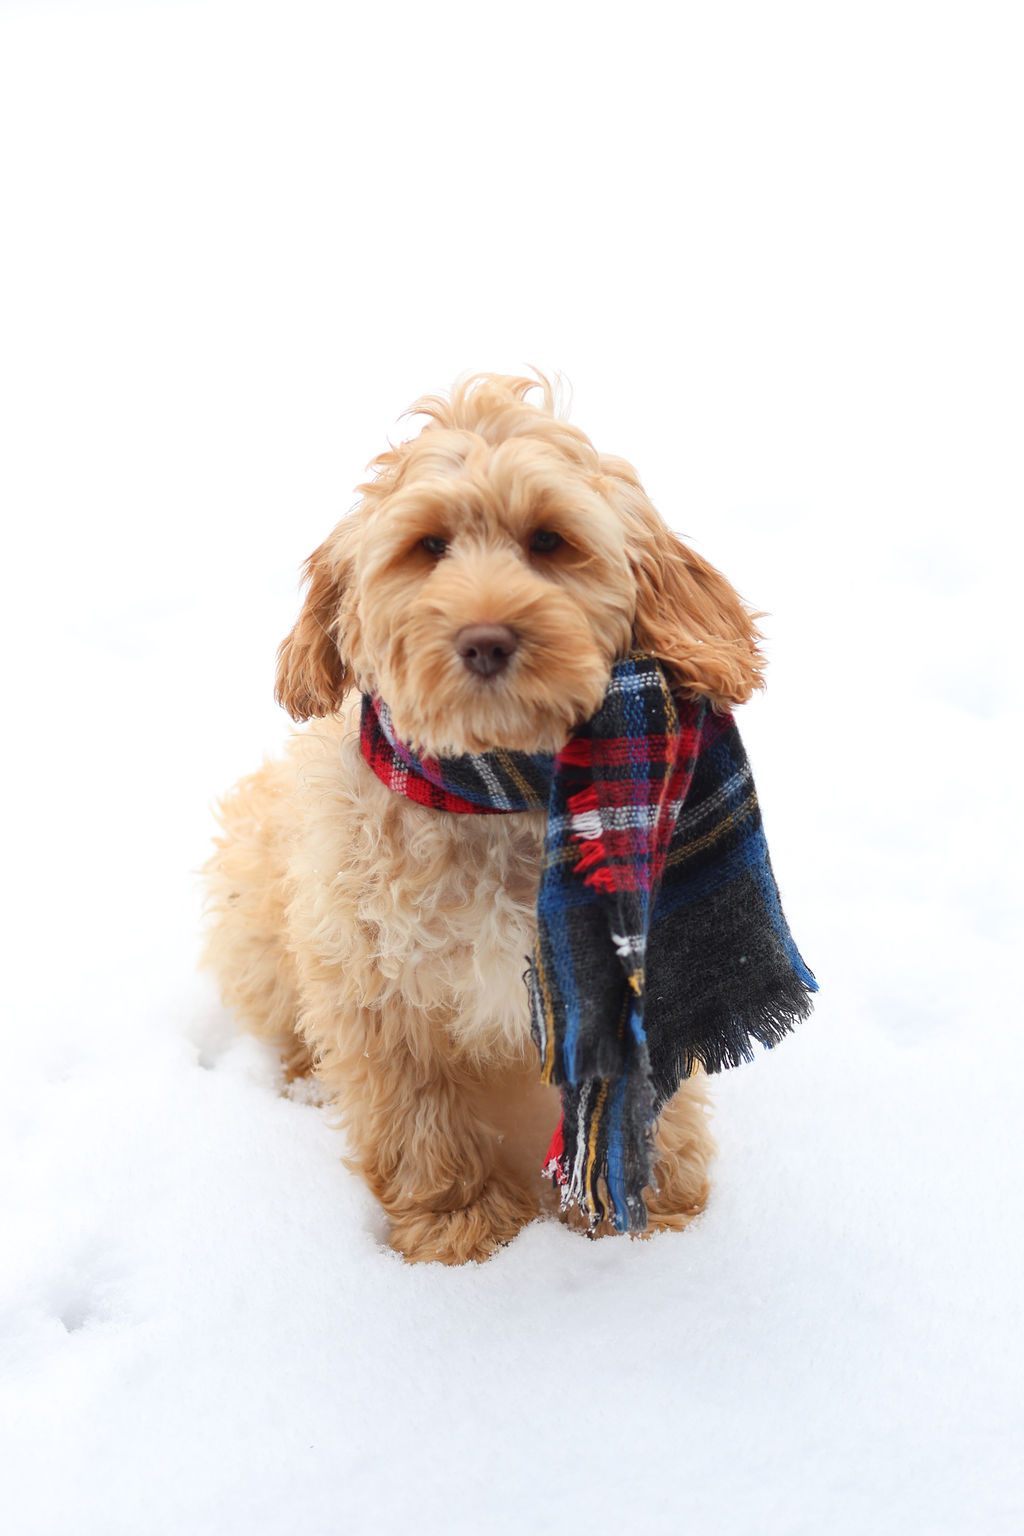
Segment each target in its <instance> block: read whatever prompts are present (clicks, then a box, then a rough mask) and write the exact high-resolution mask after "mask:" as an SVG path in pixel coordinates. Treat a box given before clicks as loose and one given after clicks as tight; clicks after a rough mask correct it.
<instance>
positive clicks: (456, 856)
mask: <svg viewBox="0 0 1024 1536" xmlns="http://www.w3.org/2000/svg"><path fill="white" fill-rule="evenodd" d="M400 821H401V823H402V827H403V835H402V836H401V838H400V847H401V854H400V868H399V869H397V870H396V871H395V874H396V878H395V880H394V882H393V884H392V886H391V891H390V899H391V912H390V913H389V914H387V915H385V916H384V928H383V930H382V932H384V933H385V934H386V943H385V946H384V950H385V955H386V956H387V962H386V963H389V964H392V965H393V964H395V963H396V962H398V961H399V957H401V973H400V974H401V984H402V989H403V992H404V994H405V995H406V997H407V998H409V999H410V1000H414V1001H416V1002H418V1003H420V1004H422V1005H425V1006H428V1007H430V1006H432V1005H437V1006H439V1007H440V1008H441V1009H442V1010H443V1011H444V1013H445V1015H446V1016H447V1018H448V1021H449V1022H448V1024H447V1026H446V1027H447V1028H448V1029H449V1031H450V1033H451V1034H452V1035H453V1038H454V1039H455V1041H456V1042H457V1043H459V1044H461V1045H463V1046H465V1047H466V1048H467V1049H470V1050H473V1051H478V1050H487V1049H490V1048H493V1047H498V1046H501V1045H503V1044H504V1045H506V1046H514V1047H515V1048H516V1049H517V1050H518V1049H519V1048H521V1046H522V1043H523V1042H524V1041H525V1039H526V1037H527V1036H528V1033H529V1012H528V1006H527V994H526V986H525V982H524V975H525V972H526V969H527V966H528V963H529V958H530V954H531V952H532V949H533V941H534V937H535V933H536V900H537V886H538V883H539V879H540V862H541V849H542V843H543V828H544V816H543V814H536V815H534V814H528V813H520V814H514V815H511V816H469V815H466V816H453V815H441V814H438V813H435V812H431V811H427V810H424V809H423V808H421V807H419V806H414V805H404V806H403V808H402V812H401V815H400Z"/></svg>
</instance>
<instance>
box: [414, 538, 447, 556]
mask: <svg viewBox="0 0 1024 1536" xmlns="http://www.w3.org/2000/svg"><path fill="white" fill-rule="evenodd" d="M420 545H421V547H422V548H423V549H425V550H426V552H427V554H428V555H433V556H434V559H435V560H440V558H441V556H442V555H443V554H445V552H446V551H447V549H448V540H447V539H442V538H441V537H440V536H439V535H438V534H436V533H428V534H427V536H426V538H425V539H420Z"/></svg>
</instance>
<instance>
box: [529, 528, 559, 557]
mask: <svg viewBox="0 0 1024 1536" xmlns="http://www.w3.org/2000/svg"><path fill="white" fill-rule="evenodd" d="M561 542H562V535H561V534H560V533H555V532H554V530H553V529H551V528H538V529H537V532H536V533H535V534H534V536H533V538H532V539H531V540H530V551H531V553H532V554H535V555H550V554H551V553H552V551H553V550H556V549H557V548H558V546H559V544H561Z"/></svg>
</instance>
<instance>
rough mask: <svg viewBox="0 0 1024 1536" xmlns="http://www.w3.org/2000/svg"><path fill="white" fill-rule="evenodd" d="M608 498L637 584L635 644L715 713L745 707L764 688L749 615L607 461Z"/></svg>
mask: <svg viewBox="0 0 1024 1536" xmlns="http://www.w3.org/2000/svg"><path fill="white" fill-rule="evenodd" d="M602 468H603V470H604V473H605V475H606V476H610V477H611V478H610V480H609V481H606V487H607V488H606V494H610V498H611V500H612V501H613V503H614V504H615V505H616V506H617V508H618V510H619V513H620V515H621V516H622V517H623V520H624V522H625V524H626V529H627V547H628V552H629V559H630V563H631V564H632V567H633V575H634V579H635V581H636V616H635V619H634V625H633V638H634V641H635V643H636V645H637V646H638V647H639V648H640V649H641V650H644V651H649V652H650V654H651V655H652V656H656V657H657V658H658V660H659V661H660V662H661V663H662V664H663V666H664V667H665V668H666V670H667V672H668V673H669V676H670V678H671V680H672V683H673V684H674V685H675V686H676V687H677V688H679V689H681V690H683V691H685V692H688V693H691V694H700V695H701V696H702V697H704V698H707V699H709V700H710V701H711V703H712V704H714V705H715V706H716V707H717V708H720V709H724V708H728V706H729V705H730V704H743V703H745V702H746V700H747V699H749V697H750V695H751V694H752V693H753V691H754V689H755V688H760V687H762V686H763V683H764V678H763V676H762V668H763V666H764V658H763V656H762V655H761V653H760V651H759V650H758V645H757V643H758V641H759V640H760V638H761V636H760V634H759V633H758V630H757V628H756V626H755V624H754V619H755V618H756V617H757V615H755V614H753V613H751V611H750V610H749V609H748V608H747V607H746V605H745V604H744V602H743V601H742V599H741V598H740V596H739V594H738V593H737V592H736V591H735V590H734V588H733V587H732V586H731V585H730V583H729V582H728V581H726V579H725V577H724V576H723V575H722V574H721V572H720V571H716V570H715V568H714V566H713V565H709V563H708V562H707V561H706V560H704V559H702V557H701V556H700V555H698V554H696V553H695V552H694V551H693V550H692V549H688V548H687V546H686V545H685V544H684V543H683V541H682V540H681V539H680V538H678V537H677V536H676V534H674V533H672V532H671V530H670V529H668V528H667V527H666V526H665V524H664V523H663V522H662V520H661V518H660V517H659V516H658V514H657V512H656V511H655V510H654V507H653V506H652V505H651V503H650V502H649V501H648V499H647V497H646V495H645V494H644V491H643V489H642V487H641V486H640V484H639V482H638V481H637V480H636V477H635V475H634V474H633V472H632V470H631V469H630V466H629V465H627V464H624V463H622V461H607V460H606V461H605V462H604V463H603V465H602Z"/></svg>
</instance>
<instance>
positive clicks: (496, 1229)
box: [342, 1003, 537, 1264]
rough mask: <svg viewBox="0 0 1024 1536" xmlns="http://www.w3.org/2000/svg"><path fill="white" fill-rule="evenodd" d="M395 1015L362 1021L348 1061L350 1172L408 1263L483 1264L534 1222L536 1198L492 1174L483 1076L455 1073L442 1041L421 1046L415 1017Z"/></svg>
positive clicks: (509, 1178) (392, 1009) (388, 1012)
mask: <svg viewBox="0 0 1024 1536" xmlns="http://www.w3.org/2000/svg"><path fill="white" fill-rule="evenodd" d="M400 1014H401V1009H400V1008H397V1007H396V1005H395V1004H394V1003H391V1004H390V1005H389V1006H388V1008H386V1009H385V1010H384V1011H383V1012H379V1013H375V1014H374V1015H373V1016H372V1017H370V1018H368V1017H366V1016H365V1015H364V1018H363V1023H364V1025H365V1026H366V1027H365V1030H364V1032H362V1038H363V1042H364V1050H363V1051H362V1053H361V1054H360V1055H359V1056H358V1057H357V1058H356V1060H355V1061H354V1062H353V1061H352V1060H351V1058H350V1074H347V1076H348V1081H347V1083H346V1085H345V1091H344V1094H343V1096H342V1097H343V1099H344V1100H345V1108H346V1115H345V1119H346V1124H347V1127H348V1132H349V1141H350V1158H349V1160H350V1163H351V1164H352V1165H353V1166H354V1167H355V1168H357V1169H358V1171H359V1172H360V1173H361V1174H362V1176H363V1177H364V1178H365V1180H366V1182H367V1183H368V1184H369V1186H370V1188H371V1189H372V1190H373V1192H374V1194H375V1195H376V1196H377V1198H378V1199H379V1200H380V1202H381V1204H382V1205H383V1207H384V1209H385V1210H386V1211H387V1213H388V1215H389V1216H390V1218H391V1223H392V1229H391V1245H392V1247H393V1248H396V1249H397V1250H398V1252H399V1253H401V1254H402V1255H403V1256H404V1257H405V1258H406V1259H408V1260H410V1261H431V1260H435V1261H440V1262H441V1263H443V1264H465V1263H466V1262H467V1261H469V1260H480V1259H486V1258H488V1257H489V1256H490V1255H491V1254H492V1253H493V1252H494V1251H495V1249H496V1248H498V1247H500V1246H501V1244H502V1243H507V1242H509V1241H510V1239H511V1238H513V1237H514V1236H515V1234H516V1233H517V1232H518V1231H519V1229H520V1227H522V1226H523V1225H524V1223H526V1222H527V1221H529V1220H531V1218H532V1217H533V1216H535V1215H536V1214H537V1199H536V1196H535V1195H534V1194H532V1193H531V1192H530V1190H529V1189H527V1188H526V1187H524V1186H522V1185H520V1184H518V1183H517V1182H516V1181H515V1178H514V1175H513V1174H512V1173H511V1172H510V1171H509V1170H508V1169H507V1168H506V1167H500V1168H499V1166H498V1160H497V1137H496V1135H495V1132H494V1130H493V1129H492V1128H491V1127H489V1126H488V1125H487V1124H486V1123H484V1122H482V1121H481V1120H480V1119H479V1117H478V1115H477V1114H476V1113H475V1112H474V1088H476V1087H479V1081H480V1079H479V1074H476V1075H474V1073H473V1072H472V1071H471V1070H469V1069H467V1068H464V1067H460V1066H459V1064H458V1063H457V1062H456V1061H454V1060H453V1059H452V1057H451V1055H450V1053H448V1052H447V1051H446V1050H445V1049H444V1047H443V1040H442V1041H440V1042H439V1041H437V1040H435V1041H430V1042H428V1040H426V1039H425V1038H424V1035H425V1034H426V1031H425V1030H424V1028H423V1018H422V1015H421V1014H420V1015H419V1016H418V1017H417V1018H416V1019H415V1020H411V1019H408V1018H405V1019H403V1018H401V1017H400V1016H396V1015H400ZM409 1040H413V1041H414V1043H415V1049H411V1048H410V1046H409V1044H408V1043H407V1042H408V1041H409ZM352 1067H354V1068H355V1071H354V1073H351V1068H352Z"/></svg>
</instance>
